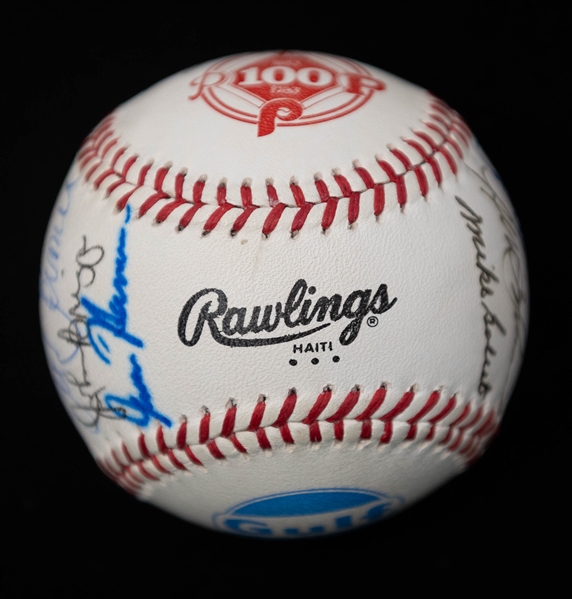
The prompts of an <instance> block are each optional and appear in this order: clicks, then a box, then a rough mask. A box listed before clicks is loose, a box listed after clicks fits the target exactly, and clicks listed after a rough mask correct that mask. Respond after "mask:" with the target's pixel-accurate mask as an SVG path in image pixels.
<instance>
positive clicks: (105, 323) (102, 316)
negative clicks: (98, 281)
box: [81, 206, 143, 364]
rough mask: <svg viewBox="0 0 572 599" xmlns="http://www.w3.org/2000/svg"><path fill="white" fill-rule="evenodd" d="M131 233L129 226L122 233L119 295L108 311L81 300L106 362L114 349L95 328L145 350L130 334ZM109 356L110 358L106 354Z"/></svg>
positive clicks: (90, 332)
mask: <svg viewBox="0 0 572 599" xmlns="http://www.w3.org/2000/svg"><path fill="white" fill-rule="evenodd" d="M126 213H127V214H126V217H125V224H127V223H128V222H129V219H130V216H131V209H130V207H129V206H127V208H126ZM126 239H127V233H126V231H125V227H122V228H121V231H120V232H119V243H118V244H117V257H116V258H115V276H114V278H113V288H114V289H115V293H114V294H113V296H112V297H111V299H110V300H109V304H108V307H107V309H105V308H100V307H99V306H97V305H96V304H94V303H93V302H91V301H90V300H88V299H87V298H85V297H82V298H81V303H82V306H83V307H84V308H85V309H86V310H87V312H88V315H89V316H88V318H87V326H88V336H89V342H90V343H91V346H92V347H93V350H94V351H95V353H96V354H97V355H98V356H99V357H100V358H101V359H102V360H103V361H104V362H105V363H106V364H110V363H111V360H110V359H109V357H108V355H109V354H110V349H109V346H108V345H107V343H106V342H105V340H104V338H103V337H102V336H101V335H99V334H97V335H96V334H95V333H94V329H95V328H97V327H99V328H102V329H105V330H107V331H109V332H110V333H111V334H112V335H113V336H114V337H117V338H118V339H123V340H124V341H127V343H129V344H131V345H133V346H135V347H143V341H141V339H139V337H136V336H135V335H132V334H131V333H128V332H127V308H126V306H127V292H126V287H127V278H126V276H125V267H126V266H127V254H126V253H125V243H126ZM106 354H107V355H106Z"/></svg>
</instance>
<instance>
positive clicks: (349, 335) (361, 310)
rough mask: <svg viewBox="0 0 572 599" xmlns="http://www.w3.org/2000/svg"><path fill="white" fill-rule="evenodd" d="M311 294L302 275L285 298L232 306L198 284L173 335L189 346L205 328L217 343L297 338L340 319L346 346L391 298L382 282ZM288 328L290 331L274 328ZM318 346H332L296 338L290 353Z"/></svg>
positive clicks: (373, 321) (270, 342) (375, 319)
mask: <svg viewBox="0 0 572 599" xmlns="http://www.w3.org/2000/svg"><path fill="white" fill-rule="evenodd" d="M316 296H317V288H316V287H315V286H314V285H308V283H307V282H306V281H305V280H304V279H298V280H297V281H296V282H295V283H294V285H293V286H292V289H291V290H290V293H289V294H288V296H287V297H286V299H285V301H277V302H276V303H275V304H269V305H266V306H264V307H263V306H262V305H256V306H253V307H251V308H247V307H245V306H232V305H231V304H230V302H229V299H228V297H227V295H226V293H225V292H224V291H223V290H222V289H216V288H206V289H201V290H200V291H197V292H196V293H195V294H193V295H192V296H191V297H190V298H189V300H188V301H187V302H186V303H185V305H184V307H183V309H182V311H181V314H180V316H179V322H178V334H179V339H180V340H181V342H182V343H184V344H185V345H187V346H189V347H192V346H194V345H196V344H197V343H198V342H199V341H200V339H201V337H202V335H203V333H205V331H206V333H207V334H209V333H210V336H211V337H212V339H213V340H214V341H216V342H217V343H219V344H220V345H226V346H228V347H257V346H258V347H260V346H265V345H277V344H280V343H289V342H293V341H297V340H299V339H302V338H304V337H309V336H310V335H314V334H315V333H317V332H319V331H323V330H324V329H327V328H328V327H330V326H331V325H332V324H333V323H335V322H338V321H342V323H343V324H344V325H345V326H344V328H343V330H342V331H341V333H340V335H339V337H338V342H339V343H340V345H342V346H347V345H351V344H352V343H353V342H354V341H355V340H356V339H357V337H358V335H359V333H360V330H361V328H362V325H363V323H364V321H365V322H367V324H368V325H369V326H376V325H377V323H378V316H379V315H381V314H384V313H385V312H387V311H388V310H390V309H391V308H392V307H393V306H394V305H395V302H396V301H397V298H393V299H391V300H390V299H389V294H388V291H387V285H385V284H383V283H382V284H381V285H379V286H378V288H377V290H376V291H375V292H374V291H373V289H356V290H354V291H352V292H351V293H349V294H348V295H347V296H346V297H344V296H342V294H340V293H334V294H332V295H330V296H328V295H322V296H319V297H316ZM288 329H289V330H290V331H292V332H288V333H286V334H276V333H275V331H277V330H282V331H283V332H285V331H286V330H288ZM320 348H321V349H322V351H326V350H328V349H329V350H332V348H333V346H332V342H331V341H322V342H321V343H320V342H318V343H315V344H314V343H309V344H308V345H307V346H306V347H305V348H304V347H303V345H302V344H301V345H299V346H297V345H294V353H296V351H297V350H299V351H300V353H302V352H303V351H304V352H308V351H311V352H312V353H313V352H314V351H316V352H319V351H320ZM338 359H339V358H338ZM334 361H338V360H336V359H334ZM290 363H291V364H292V361H291V362H290ZM313 363H314V364H315V363H317V362H315V361H313ZM293 365H294V364H293Z"/></svg>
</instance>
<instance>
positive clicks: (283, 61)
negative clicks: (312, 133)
mask: <svg viewBox="0 0 572 599" xmlns="http://www.w3.org/2000/svg"><path fill="white" fill-rule="evenodd" d="M190 86H191V89H192V93H191V95H190V96H189V99H190V100H197V99H198V98H202V99H203V100H204V101H205V102H207V104H209V106H211V107H212V108H214V109H215V110H216V111H217V112H220V113H221V114H224V115H226V116H229V117H231V118H233V119H236V120H239V121H243V122H245V123H252V124H256V125H257V133H258V136H259V137H263V136H265V135H270V134H271V133H272V132H273V131H274V130H275V129H276V127H288V126H297V125H309V124H313V123H320V122H323V121H329V120H331V119H336V118H339V117H341V116H344V115H346V114H348V113H350V112H353V111H354V110H357V109H358V108H359V107H360V106H362V105H363V104H365V103H366V102H367V101H368V100H369V99H370V98H371V97H372V95H373V94H374V93H375V92H379V91H382V90H383V89H385V84H384V83H383V82H382V81H379V80H378V79H375V78H374V77H372V75H371V74H370V73H369V71H368V70H367V69H366V68H365V67H364V66H363V65H361V64H358V63H356V62H354V61H352V60H348V59H345V58H340V57H338V56H328V55H326V54H310V53H299V52H275V53H273V54H266V55H251V54H244V55H241V56H234V57H230V58H225V59H223V60H221V61H219V62H217V63H216V64H214V65H212V66H211V67H209V68H208V69H207V70H206V71H205V72H204V73H203V74H202V75H200V76H199V77H197V78H195V79H193V80H192V81H191V82H190Z"/></svg>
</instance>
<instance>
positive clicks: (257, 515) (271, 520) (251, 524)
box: [213, 489, 404, 538]
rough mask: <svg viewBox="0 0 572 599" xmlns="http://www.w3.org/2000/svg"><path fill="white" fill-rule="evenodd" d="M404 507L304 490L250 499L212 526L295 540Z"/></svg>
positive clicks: (385, 499) (369, 495) (373, 495)
mask: <svg viewBox="0 0 572 599" xmlns="http://www.w3.org/2000/svg"><path fill="white" fill-rule="evenodd" d="M403 504H404V501H403V499H402V498H400V497H392V496H390V495H386V494H384V493H377V492H374V491H366V490H364V489H307V490H304V491H291V492H289V493H279V494H277V495H267V496H266V497H257V498H255V499H251V500H249V501H246V502H244V503H241V504H239V505H236V506H234V507H232V508H230V509H229V510H227V511H226V512H224V513H223V514H215V515H214V517H213V522H214V525H215V527H216V528H218V529H219V530H224V531H226V532H233V533H235V534H241V535H247V536H253V537H266V538H273V537H291V538H296V537H301V536H314V535H322V534H329V533H333V532H341V531H344V530H347V529H350V528H354V527H356V526H362V525H364V524H369V523H371V522H375V521H376V520H380V519H381V518H384V517H385V516H387V515H389V514H391V513H393V512H395V511H397V510H398V509H399V508H400V507H401V506H403Z"/></svg>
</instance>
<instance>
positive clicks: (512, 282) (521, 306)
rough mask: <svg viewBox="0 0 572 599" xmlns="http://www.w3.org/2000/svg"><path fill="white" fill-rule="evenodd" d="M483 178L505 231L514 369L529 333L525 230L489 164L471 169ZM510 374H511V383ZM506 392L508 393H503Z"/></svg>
mask: <svg viewBox="0 0 572 599" xmlns="http://www.w3.org/2000/svg"><path fill="white" fill-rule="evenodd" d="M471 170H472V171H473V173H474V174H475V175H476V176H477V177H478V178H479V179H480V181H481V191H482V192H483V193H484V194H485V195H486V196H488V197H489V199H490V200H491V201H492V202H493V204H494V206H495V207H496V209H497V211H498V214H499V218H500V222H501V224H502V226H503V228H504V231H505V242H506V247H505V249H504V255H503V272H504V285H505V287H506V289H507V292H508V296H509V298H510V301H511V304H512V308H513V309H512V313H513V320H514V331H515V333H514V334H515V337H514V341H513V345H512V349H511V355H510V370H512V367H513V365H514V364H518V363H520V360H521V359H522V357H523V355H524V349H525V342H526V335H527V310H528V307H527V304H528V302H527V299H528V294H527V283H526V265H525V263H524V254H523V253H522V249H521V248H522V242H521V233H520V226H519V224H518V220H517V219H516V217H515V216H514V214H513V211H512V208H511V206H510V205H509V204H508V203H507V202H505V201H504V200H503V198H502V197H501V196H499V194H498V193H497V192H496V191H495V189H494V188H493V186H492V185H491V183H490V181H489V178H488V177H487V167H486V166H483V167H482V169H481V172H477V171H475V170H473V169H471ZM509 379H510V374H509V376H507V383H508V381H509ZM503 396H506V393H503Z"/></svg>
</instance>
